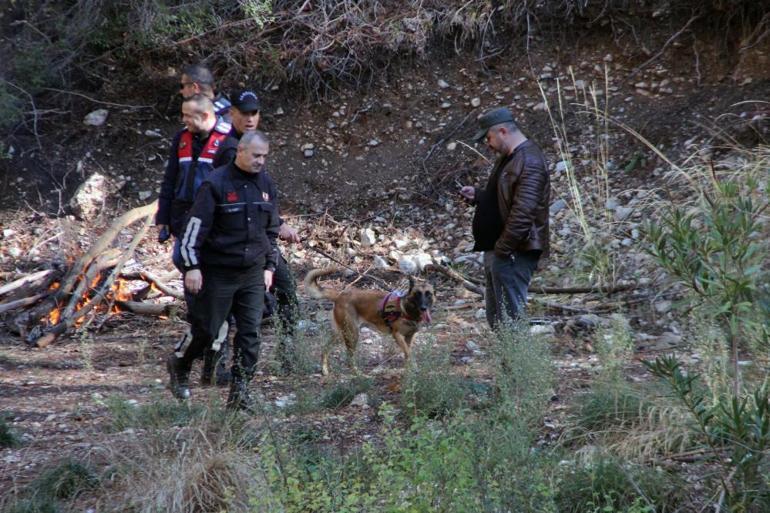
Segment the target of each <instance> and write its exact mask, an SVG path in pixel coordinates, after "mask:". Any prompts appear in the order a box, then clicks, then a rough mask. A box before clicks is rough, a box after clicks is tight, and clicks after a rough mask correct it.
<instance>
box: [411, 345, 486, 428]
mask: <svg viewBox="0 0 770 513" xmlns="http://www.w3.org/2000/svg"><path fill="white" fill-rule="evenodd" d="M412 358H413V362H410V365H409V367H408V369H407V371H406V373H405V375H404V379H403V391H402V394H401V406H402V408H403V412H404V413H405V414H406V415H408V416H410V417H413V418H414V417H420V416H426V417H430V418H435V417H442V416H445V415H448V414H450V413H452V412H456V411H458V410H460V409H462V408H467V407H469V406H470V405H471V404H472V403H471V400H472V393H473V392H474V388H473V382H472V381H470V380H468V379H466V378H464V377H462V376H458V375H457V373H455V372H453V370H452V367H451V362H450V355H449V353H448V352H447V351H446V349H445V348H444V347H441V346H438V345H434V344H431V343H428V342H427V341H426V343H423V344H420V345H418V346H417V347H415V348H414V350H413V351H412Z"/></svg>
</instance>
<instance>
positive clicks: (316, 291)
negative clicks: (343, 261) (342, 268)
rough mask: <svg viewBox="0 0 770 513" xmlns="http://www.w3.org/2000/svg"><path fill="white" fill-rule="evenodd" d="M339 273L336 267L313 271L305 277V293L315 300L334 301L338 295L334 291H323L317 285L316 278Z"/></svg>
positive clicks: (323, 289)
mask: <svg viewBox="0 0 770 513" xmlns="http://www.w3.org/2000/svg"><path fill="white" fill-rule="evenodd" d="M337 271H339V268H337V267H327V268H326V269H313V270H312V271H310V272H309V273H307V276H305V291H306V292H307V293H308V295H310V297H312V298H315V299H330V300H332V301H334V300H335V299H337V296H339V295H340V293H339V292H337V291H336V290H331V289H325V288H322V287H321V286H320V285H318V278H320V277H321V276H326V275H327V274H332V273H335V272H337Z"/></svg>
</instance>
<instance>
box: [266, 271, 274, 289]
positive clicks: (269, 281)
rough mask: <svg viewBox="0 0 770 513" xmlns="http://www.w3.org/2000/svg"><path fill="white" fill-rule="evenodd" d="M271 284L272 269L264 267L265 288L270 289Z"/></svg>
mask: <svg viewBox="0 0 770 513" xmlns="http://www.w3.org/2000/svg"><path fill="white" fill-rule="evenodd" d="M272 286H273V271H269V270H267V269H265V290H270V287H272Z"/></svg>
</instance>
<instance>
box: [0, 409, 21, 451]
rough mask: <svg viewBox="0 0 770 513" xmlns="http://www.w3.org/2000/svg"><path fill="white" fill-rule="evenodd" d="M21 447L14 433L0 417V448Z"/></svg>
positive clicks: (3, 418)
mask: <svg viewBox="0 0 770 513" xmlns="http://www.w3.org/2000/svg"><path fill="white" fill-rule="evenodd" d="M19 445H21V441H20V440H19V437H18V436H17V435H16V432H15V431H14V430H13V429H11V426H10V425H9V424H8V421H7V420H6V419H5V417H2V416H0V447H18V446H19Z"/></svg>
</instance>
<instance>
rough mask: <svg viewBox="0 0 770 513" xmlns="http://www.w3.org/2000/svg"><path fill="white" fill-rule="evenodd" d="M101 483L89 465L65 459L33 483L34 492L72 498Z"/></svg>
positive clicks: (52, 496) (43, 495)
mask: <svg viewBox="0 0 770 513" xmlns="http://www.w3.org/2000/svg"><path fill="white" fill-rule="evenodd" d="M98 484H99V478H98V476H97V475H96V472H95V471H94V469H92V468H91V467H90V466H89V465H86V464H84V463H81V462H79V461H74V460H70V459H68V460H65V461H64V462H62V463H60V464H59V465H57V466H56V467H53V468H50V469H48V470H46V471H44V472H43V473H42V474H41V475H40V477H38V478H37V479H36V480H35V481H34V482H33V483H32V489H33V493H34V494H35V495H36V496H40V497H51V498H56V499H71V498H74V497H77V496H78V495H80V494H81V493H82V492H84V491H86V490H90V489H92V488H94V487H96V486H97V485H98Z"/></svg>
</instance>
